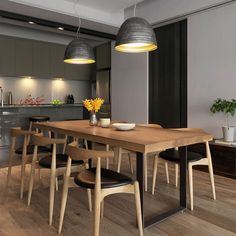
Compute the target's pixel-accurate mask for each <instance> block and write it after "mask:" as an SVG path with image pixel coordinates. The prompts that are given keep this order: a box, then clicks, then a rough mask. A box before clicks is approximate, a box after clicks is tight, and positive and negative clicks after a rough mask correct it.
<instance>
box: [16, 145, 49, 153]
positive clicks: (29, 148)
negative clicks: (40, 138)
mask: <svg viewBox="0 0 236 236" xmlns="http://www.w3.org/2000/svg"><path fill="white" fill-rule="evenodd" d="M47 152H51V149H50V148H48V147H43V146H42V147H38V153H47ZM15 153H16V154H19V155H22V153H23V147H20V148H17V149H16V151H15ZM33 153H34V145H28V146H27V155H32V154H33Z"/></svg>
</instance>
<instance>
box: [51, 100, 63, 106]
mask: <svg viewBox="0 0 236 236" xmlns="http://www.w3.org/2000/svg"><path fill="white" fill-rule="evenodd" d="M61 104H62V102H61V100H59V99H53V100H52V105H53V106H60V105H61Z"/></svg>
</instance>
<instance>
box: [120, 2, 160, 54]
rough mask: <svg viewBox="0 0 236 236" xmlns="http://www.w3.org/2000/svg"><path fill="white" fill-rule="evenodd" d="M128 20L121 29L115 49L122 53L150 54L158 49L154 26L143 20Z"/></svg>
mask: <svg viewBox="0 0 236 236" xmlns="http://www.w3.org/2000/svg"><path fill="white" fill-rule="evenodd" d="M135 9H136V4H135V6H134V17H131V18H128V19H127V20H126V21H125V22H124V23H123V24H122V25H121V27H120V29H119V32H118V34H117V38H116V44H115V49H116V50H117V51H120V52H131V53H138V52H148V51H153V50H155V49H157V41H156V35H155V32H154V30H153V29H152V26H151V25H150V24H149V23H148V22H147V21H146V20H145V19H143V18H141V17H135Z"/></svg>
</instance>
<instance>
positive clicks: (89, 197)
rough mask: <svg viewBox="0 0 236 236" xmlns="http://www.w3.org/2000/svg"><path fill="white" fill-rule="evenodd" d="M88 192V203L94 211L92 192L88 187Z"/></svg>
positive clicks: (90, 209)
mask: <svg viewBox="0 0 236 236" xmlns="http://www.w3.org/2000/svg"><path fill="white" fill-rule="evenodd" d="M87 194H88V205H89V211H90V212H92V210H93V208H92V193H91V189H87Z"/></svg>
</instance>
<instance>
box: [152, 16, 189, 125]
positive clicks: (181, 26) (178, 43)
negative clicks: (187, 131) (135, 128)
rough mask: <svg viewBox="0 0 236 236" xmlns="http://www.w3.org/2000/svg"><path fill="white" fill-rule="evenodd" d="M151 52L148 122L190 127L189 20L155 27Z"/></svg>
mask: <svg viewBox="0 0 236 236" xmlns="http://www.w3.org/2000/svg"><path fill="white" fill-rule="evenodd" d="M155 33H156V37H157V44H158V49H157V50H155V51H153V52H150V53H149V123H155V124H160V125H162V126H163V127H166V128H175V127H176V128H178V127H187V20H184V21H180V22H177V23H173V24H169V25H166V26H162V27H159V28H156V29H155Z"/></svg>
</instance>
